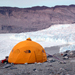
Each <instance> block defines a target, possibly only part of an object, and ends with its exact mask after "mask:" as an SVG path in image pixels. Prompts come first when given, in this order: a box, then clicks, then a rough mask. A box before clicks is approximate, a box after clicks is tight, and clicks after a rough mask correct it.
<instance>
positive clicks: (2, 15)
mask: <svg viewBox="0 0 75 75" xmlns="http://www.w3.org/2000/svg"><path fill="white" fill-rule="evenodd" d="M72 23H75V5H69V6H55V7H51V8H50V7H45V6H42V7H40V6H36V7H32V8H16V7H0V33H19V32H30V31H37V30H41V29H45V28H48V27H50V26H51V25H54V24H72Z"/></svg>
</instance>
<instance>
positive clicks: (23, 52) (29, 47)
mask: <svg viewBox="0 0 75 75" xmlns="http://www.w3.org/2000/svg"><path fill="white" fill-rule="evenodd" d="M45 61H47V56H46V53H45V50H44V48H43V47H42V46H41V45H40V44H38V43H36V42H34V41H32V40H31V39H30V38H28V39H27V40H25V41H22V42H19V43H18V44H17V45H15V46H14V48H13V49H12V50H11V52H10V55H9V58H8V62H9V63H15V64H24V63H35V62H37V63H38V62H45Z"/></svg>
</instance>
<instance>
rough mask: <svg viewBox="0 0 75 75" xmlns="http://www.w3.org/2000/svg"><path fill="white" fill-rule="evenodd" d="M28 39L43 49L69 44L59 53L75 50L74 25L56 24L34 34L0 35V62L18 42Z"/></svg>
mask: <svg viewBox="0 0 75 75" xmlns="http://www.w3.org/2000/svg"><path fill="white" fill-rule="evenodd" d="M29 37H30V38H31V39H32V40H33V41H35V42H38V43H39V44H41V45H42V46H43V47H44V48H45V47H51V46H57V45H64V44H69V45H68V46H64V47H61V48H60V51H59V52H63V51H66V50H75V24H58V25H52V26H51V27H49V28H46V29H43V30H39V31H35V32H26V33H25V32H22V33H9V34H6V33H5V34H0V60H1V59H3V58H4V57H5V56H8V55H9V53H10V51H11V50H12V48H13V47H14V46H15V45H16V44H17V43H18V42H20V41H24V40H26V39H27V38H29Z"/></svg>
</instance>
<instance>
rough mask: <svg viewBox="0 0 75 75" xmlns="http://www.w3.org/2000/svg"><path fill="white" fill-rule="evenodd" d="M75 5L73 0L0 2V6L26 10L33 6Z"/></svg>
mask: <svg viewBox="0 0 75 75" xmlns="http://www.w3.org/2000/svg"><path fill="white" fill-rule="evenodd" d="M70 4H75V0H0V6H10V7H19V8H27V7H33V6H48V7H53V6H55V5H70Z"/></svg>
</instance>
